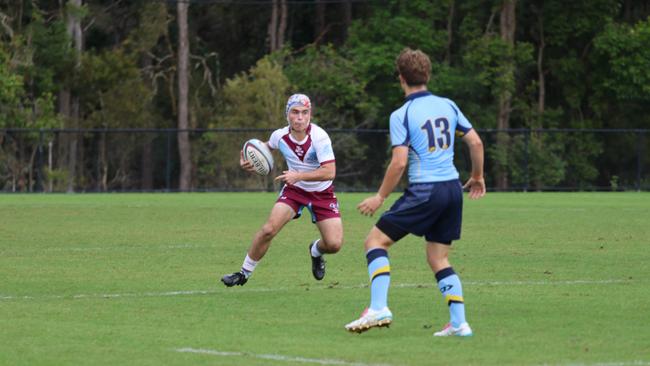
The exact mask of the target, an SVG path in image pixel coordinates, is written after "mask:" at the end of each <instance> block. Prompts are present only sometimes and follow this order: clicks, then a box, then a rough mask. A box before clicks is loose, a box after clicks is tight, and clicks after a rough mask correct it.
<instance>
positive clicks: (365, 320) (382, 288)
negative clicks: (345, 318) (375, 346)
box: [345, 220, 394, 333]
mask: <svg viewBox="0 0 650 366" xmlns="http://www.w3.org/2000/svg"><path fill="white" fill-rule="evenodd" d="M380 222H381V220H380ZM393 243H394V240H393V239H391V238H390V237H389V236H388V235H386V234H385V233H384V232H383V231H382V230H380V229H379V228H377V226H373V227H372V229H370V233H368V237H367V238H366V241H365V243H364V247H365V250H366V259H367V263H368V277H369V278H370V306H369V307H368V308H366V309H365V310H364V312H363V313H362V314H361V317H360V318H359V319H357V320H355V321H353V322H351V323H348V324H347V325H346V326H345V329H347V330H348V331H350V332H357V333H361V332H364V331H366V330H368V329H370V328H372V327H382V326H388V325H390V323H391V322H392V321H393V314H392V313H391V311H390V310H389V309H388V288H389V286H390V262H389V261H388V248H390V246H391V245H392V244H393Z"/></svg>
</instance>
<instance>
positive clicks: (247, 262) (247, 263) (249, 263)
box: [241, 254, 258, 278]
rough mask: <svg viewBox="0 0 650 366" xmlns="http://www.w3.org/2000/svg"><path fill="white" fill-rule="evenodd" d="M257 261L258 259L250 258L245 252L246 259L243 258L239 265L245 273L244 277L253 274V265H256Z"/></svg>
mask: <svg viewBox="0 0 650 366" xmlns="http://www.w3.org/2000/svg"><path fill="white" fill-rule="evenodd" d="M257 263H258V261H254V260H252V259H251V257H249V256H248V254H246V259H244V263H243V264H242V265H241V270H242V272H243V273H244V275H246V278H248V277H250V275H252V274H253V271H254V270H255V267H257Z"/></svg>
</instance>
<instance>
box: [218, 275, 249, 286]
mask: <svg viewBox="0 0 650 366" xmlns="http://www.w3.org/2000/svg"><path fill="white" fill-rule="evenodd" d="M247 281H248V278H246V275H244V274H243V273H242V272H235V273H231V274H228V275H225V276H223V277H221V282H223V284H224V285H226V286H228V287H233V286H235V285H239V286H244V284H246V282H247Z"/></svg>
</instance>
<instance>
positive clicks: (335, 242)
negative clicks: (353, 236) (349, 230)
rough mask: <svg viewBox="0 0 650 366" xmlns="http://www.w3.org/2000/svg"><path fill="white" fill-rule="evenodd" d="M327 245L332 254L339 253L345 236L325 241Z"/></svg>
mask: <svg viewBox="0 0 650 366" xmlns="http://www.w3.org/2000/svg"><path fill="white" fill-rule="evenodd" d="M324 244H325V245H326V246H327V252H328V253H330V254H333V253H337V252H338V251H339V250H341V246H343V238H336V239H330V240H328V241H327V242H325V243H324Z"/></svg>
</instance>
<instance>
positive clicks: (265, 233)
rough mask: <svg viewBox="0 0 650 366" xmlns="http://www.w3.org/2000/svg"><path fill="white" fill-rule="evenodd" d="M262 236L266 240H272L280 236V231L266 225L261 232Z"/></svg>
mask: <svg viewBox="0 0 650 366" xmlns="http://www.w3.org/2000/svg"><path fill="white" fill-rule="evenodd" d="M260 234H261V235H262V237H263V238H264V239H266V240H270V239H273V238H274V237H275V236H276V235H277V234H278V229H277V228H276V227H274V226H273V225H271V224H264V226H262V229H261V230H260Z"/></svg>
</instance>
